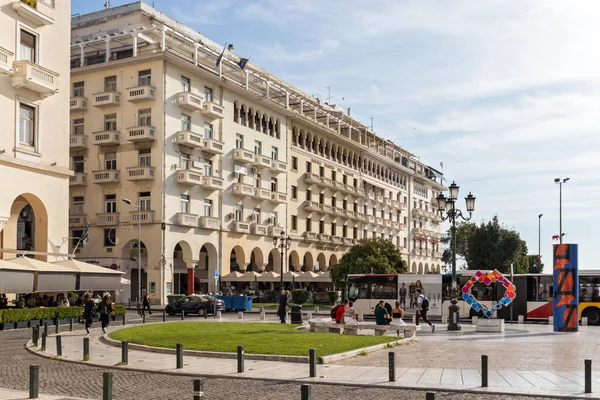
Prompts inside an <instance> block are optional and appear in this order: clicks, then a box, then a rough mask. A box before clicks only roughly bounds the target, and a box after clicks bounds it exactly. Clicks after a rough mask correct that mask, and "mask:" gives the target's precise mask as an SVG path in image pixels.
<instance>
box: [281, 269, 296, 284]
mask: <svg viewBox="0 0 600 400" xmlns="http://www.w3.org/2000/svg"><path fill="white" fill-rule="evenodd" d="M297 277H298V274H297V273H295V272H292V271H288V272H286V273H285V274H283V281H284V282H292V280H294V279H295V278H297Z"/></svg>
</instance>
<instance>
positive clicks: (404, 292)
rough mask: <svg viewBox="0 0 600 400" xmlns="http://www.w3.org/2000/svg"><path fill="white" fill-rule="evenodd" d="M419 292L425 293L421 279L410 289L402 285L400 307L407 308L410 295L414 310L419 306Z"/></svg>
mask: <svg viewBox="0 0 600 400" xmlns="http://www.w3.org/2000/svg"><path fill="white" fill-rule="evenodd" d="M417 290H420V291H421V293H423V292H425V289H424V288H423V284H422V283H421V281H420V280H419V279H417V280H416V281H415V282H412V283H411V284H410V286H409V287H408V289H407V288H406V284H405V283H402V284H401V287H400V305H401V306H403V307H404V308H406V297H408V296H407V295H408V294H410V303H409V305H410V308H414V307H415V306H416V305H417V300H418V295H417Z"/></svg>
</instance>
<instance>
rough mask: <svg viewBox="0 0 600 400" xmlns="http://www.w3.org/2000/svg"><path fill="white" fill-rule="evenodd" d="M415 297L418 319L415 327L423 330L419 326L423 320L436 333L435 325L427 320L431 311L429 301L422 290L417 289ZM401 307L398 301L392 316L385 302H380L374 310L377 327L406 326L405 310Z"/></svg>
mask: <svg viewBox="0 0 600 400" xmlns="http://www.w3.org/2000/svg"><path fill="white" fill-rule="evenodd" d="M415 295H416V302H415V303H416V306H417V311H416V317H417V318H416V320H415V325H416V326H417V329H420V328H421V327H420V326H419V320H420V319H423V321H425V322H427V324H429V326H430V327H431V332H435V325H433V324H432V323H431V321H430V320H429V319H428V318H427V311H429V300H428V299H427V298H426V297H425V295H424V294H423V292H422V289H415ZM400 298H402V297H400ZM400 305H401V302H400V301H397V302H396V306H395V307H394V308H392V310H391V316H390V312H389V311H388V309H387V308H386V307H385V303H384V301H383V300H380V301H379V304H377V307H375V310H374V314H375V321H376V322H377V325H397V326H404V325H406V323H405V322H404V321H403V320H402V317H404V310H403V309H402V308H401V307H400Z"/></svg>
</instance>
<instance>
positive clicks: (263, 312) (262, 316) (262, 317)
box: [260, 307, 266, 321]
mask: <svg viewBox="0 0 600 400" xmlns="http://www.w3.org/2000/svg"><path fill="white" fill-rule="evenodd" d="M261 308H262V307H261ZM265 319H266V316H265V310H260V320H261V321H264V320H265Z"/></svg>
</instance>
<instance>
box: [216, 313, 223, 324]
mask: <svg viewBox="0 0 600 400" xmlns="http://www.w3.org/2000/svg"><path fill="white" fill-rule="evenodd" d="M217 319H218V320H219V322H221V321H222V319H221V311H217Z"/></svg>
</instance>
